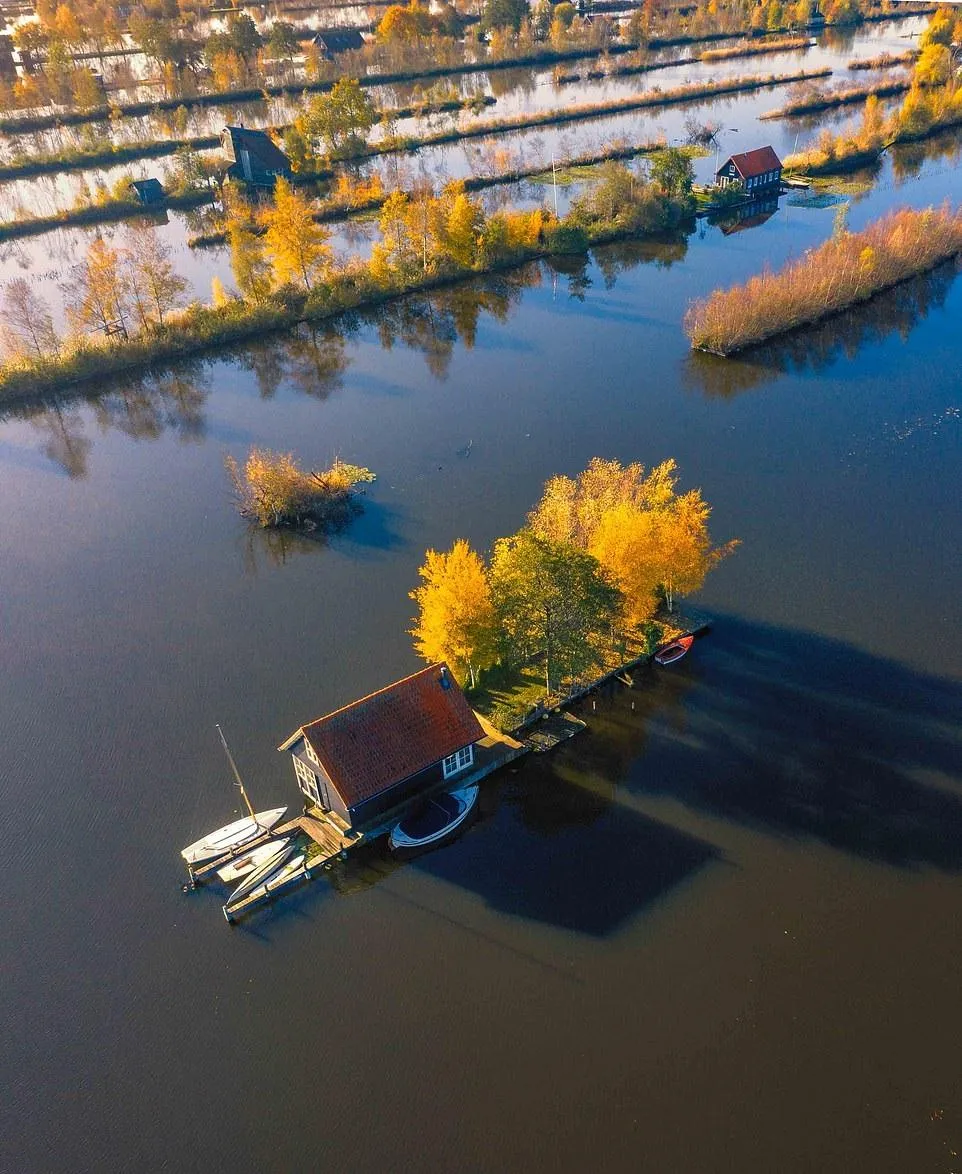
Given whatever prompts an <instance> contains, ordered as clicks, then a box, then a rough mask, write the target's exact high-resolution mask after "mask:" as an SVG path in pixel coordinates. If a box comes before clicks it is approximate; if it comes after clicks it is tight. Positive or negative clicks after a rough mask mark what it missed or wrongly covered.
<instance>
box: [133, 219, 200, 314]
mask: <svg viewBox="0 0 962 1174" xmlns="http://www.w3.org/2000/svg"><path fill="white" fill-rule="evenodd" d="M170 256H171V250H170V246H169V245H167V244H165V243H164V241H163V240H162V239H161V238H160V235H159V234H158V232H157V230H156V228H154V226H153V225H152V224H148V223H147V222H146V221H135V222H134V223H132V224H130V225H129V226H128V228H127V233H126V247H125V249H124V253H123V260H124V271H125V276H126V279H127V284H128V288H129V290H130V299H131V303H132V305H133V308H134V311H135V313H136V315H137V318H138V320H139V321H140V325H141V327H142V328H146V327H148V326H150V325H152V324H153V323H154V322H157V323H159V324H160V325H161V326H163V324H164V316H165V315H166V314H169V313H170V311H171V310H173V309H175V307H177V306H178V305H179V304H180V300H181V297H182V295H183V294H184V293H185V292H186V290H187V282H186V281H185V280H184V279H183V277H181V276H180V274H178V273H177V272H176V271H175V270H174V266H173V263H172V262H171V259H170Z"/></svg>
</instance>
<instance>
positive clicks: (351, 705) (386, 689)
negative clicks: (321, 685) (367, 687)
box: [300, 660, 451, 730]
mask: <svg viewBox="0 0 962 1174" xmlns="http://www.w3.org/2000/svg"><path fill="white" fill-rule="evenodd" d="M440 668H444V669H447V671H448V672H450V671H451V670H450V669H449V668H448V664H447V661H444V660H438V661H435V663H434V664H429V665H428V666H427V667H426V668H423V669H418V671H417V672H416V673H409V674H408V675H407V676H406V677H401V678H400V680H397V681H392V682H391V683H390V685H382V686H381V688H380V689H375V690H374V691H373V692H371V693H365V694H364V696H363V697H358V698H357V699H356V700H354V701H349V702H348V703H347V704H346V705H341V706H339V707H338V708H337V709H332V710H331V712H330V713H325V714H322V715H321V716H320V717H316V718H314V720H313V721H309V722H307V723H306V724H305V725H303V726H301V727H300V728H301V730H306V729H308V728H309V727H310V726H316V725H317V723H318V722H326V721H327V720H328V719H329V718H332V717H337V715H338V714H339V713H344V712H345V710H348V709H355V708H356V707H357V706H359V705H363V704H364V702H365V701H372V700H373V699H374V698H375V697H380V695H381V694H382V693H390V691H391V690H392V689H397V688H398V686H399V685H406V684H407V683H408V681H413V680H414V679H415V677H423V676H424V674H425V673H429V672H431V671H432V669H440Z"/></svg>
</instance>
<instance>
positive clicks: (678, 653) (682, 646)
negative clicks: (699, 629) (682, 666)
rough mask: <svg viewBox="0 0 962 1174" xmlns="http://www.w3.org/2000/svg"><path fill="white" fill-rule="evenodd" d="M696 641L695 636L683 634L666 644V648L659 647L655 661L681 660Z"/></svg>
mask: <svg viewBox="0 0 962 1174" xmlns="http://www.w3.org/2000/svg"><path fill="white" fill-rule="evenodd" d="M694 643H695V637H694V636H682V637H680V638H679V639H678V640H673V641H672V642H671V643H670V644H666V645H665V647H664V648H659V649H658V651H657V652H656V653H655V663H656V664H674V663H675V661H676V660H681V658H682V657H683V656H684V655H685V653H686V652H687V651H688V649H689V648H691V646H692V645H693V644H694Z"/></svg>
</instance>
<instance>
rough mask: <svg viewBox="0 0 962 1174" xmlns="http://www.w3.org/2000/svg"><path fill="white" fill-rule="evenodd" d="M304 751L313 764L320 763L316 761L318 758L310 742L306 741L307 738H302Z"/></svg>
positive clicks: (318, 764) (317, 764)
mask: <svg viewBox="0 0 962 1174" xmlns="http://www.w3.org/2000/svg"><path fill="white" fill-rule="evenodd" d="M304 751H305V753H306V754H307V757H308V758H309V759H310V760H311V762H313V763H314V765H315V766H320V765H321V764H320V762H318V760H317V755H316V754H315V753H314V747H313V746H312V745H311V744H310V742H308V740H307V739H306V738H305V739H304Z"/></svg>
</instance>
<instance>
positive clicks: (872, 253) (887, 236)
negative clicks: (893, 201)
mask: <svg viewBox="0 0 962 1174" xmlns="http://www.w3.org/2000/svg"><path fill="white" fill-rule="evenodd" d="M960 252H962V211H960V210H958V209H956V210H953V209H951V208H950V207H949V206H948V205H943V206H942V207H941V208H926V209H925V210H923V211H916V210H914V209H910V208H903V209H901V210H899V211H895V212H891V213H889V214H888V215H886V216H883V217H882V218H881V219H879V220H876V221H875V222H874V223H872V224H870V225H869V226H868V227H867V228H865V229H863V230H862V231H861V232H846V231H841V232H837V233H836V235H835V236H834V237H832V239H831V240H828V241H826V242H825V243H824V244H823V245H821V246H820V247H819V248H817V249H812V250H810V251H809V252H807V253H806V254H805V255H804V256H803V257H800V258H799V259H798V260H796V261H791V262H789V263H788V264H787V265H785V266H784V268H782V269H781V270H779V271H778V272H777V273H771V272H767V273H762V274H759V275H758V276H756V277H752V278H750V279H749V280H748V281H747V282H745V283H744V284H743V285H736V286H732V287H731V288H730V289H725V290H715V292H714V293H712V294H710V295H709V296H708V297H707V298H703V299H702V300H701V301H698V302H695V303H694V304H693V305H692V306H691V307H690V308H689V310H688V312H687V314H686V315H685V331H686V333H687V335H688V337H689V339H690V340H691V344H692V346H693V347H694V348H695V349H696V350H701V351H708V352H710V353H711V354H716V355H731V354H734V353H735V352H736V351H740V350H744V349H745V348H746V347H750V346H754V345H756V344H758V343H761V342H764V341H765V340H766V339H769V338H773V337H774V336H776V335H779V334H783V333H785V332H786V331H789V330H794V329H795V328H796V327H799V326H804V325H807V324H808V323H811V322H817V321H819V320H820V319H822V318H826V317H828V316H829V315H831V314H837V313H839V312H840V311H842V310H845V309H846V308H847V307H849V306H853V305H856V304H858V303H859V302H864V301H867V300H868V299H869V298H871V297H872V296H873V295H874V294H876V293H879V292H880V291H881V290H884V289H889V288H890V287H891V286H894V285H897V284H898V283H899V282H901V281H905V280H906V279H908V278H910V277H913V276H914V275H915V274H918V273H924V272H926V271H928V270H930V269H933V268H934V267H935V266H936V265H938V264H940V262H942V261H946V260H948V259H949V258H950V257H955V256H958V254H959V253H960Z"/></svg>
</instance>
